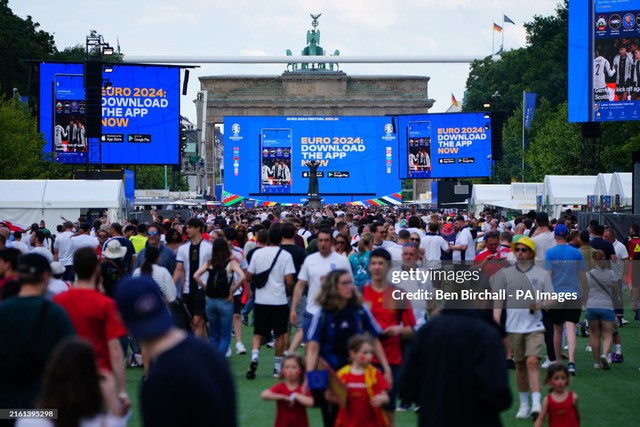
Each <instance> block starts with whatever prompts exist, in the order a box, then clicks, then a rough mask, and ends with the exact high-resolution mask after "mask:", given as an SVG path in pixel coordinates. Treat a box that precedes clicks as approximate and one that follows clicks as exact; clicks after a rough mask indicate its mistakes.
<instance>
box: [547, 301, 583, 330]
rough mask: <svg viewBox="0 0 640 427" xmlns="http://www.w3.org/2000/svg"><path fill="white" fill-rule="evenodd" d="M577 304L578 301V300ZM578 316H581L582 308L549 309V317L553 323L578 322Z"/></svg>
mask: <svg viewBox="0 0 640 427" xmlns="http://www.w3.org/2000/svg"><path fill="white" fill-rule="evenodd" d="M578 304H580V303H579V302H578ZM565 307H566V305H565ZM580 316H582V308H552V309H551V310H549V318H550V319H551V322H552V323H553V324H554V325H562V324H563V323H565V322H571V323H579V322H580Z"/></svg>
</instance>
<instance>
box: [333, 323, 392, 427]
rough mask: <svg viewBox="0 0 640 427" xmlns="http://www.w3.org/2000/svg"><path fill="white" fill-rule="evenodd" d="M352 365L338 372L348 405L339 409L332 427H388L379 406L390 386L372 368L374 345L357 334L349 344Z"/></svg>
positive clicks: (386, 401) (387, 397) (384, 401)
mask: <svg viewBox="0 0 640 427" xmlns="http://www.w3.org/2000/svg"><path fill="white" fill-rule="evenodd" d="M348 348H349V356H350V358H351V365H347V366H345V367H344V368H342V369H340V370H339V371H338V374H337V375H338V378H340V380H341V381H342V382H343V383H344V384H345V385H346V386H347V404H346V407H343V408H340V410H339V412H338V417H337V419H336V424H335V427H363V426H370V427H387V426H388V425H389V420H388V419H387V417H386V415H385V413H384V411H383V409H382V407H383V406H384V405H386V404H387V403H388V402H389V395H388V394H387V390H388V389H389V386H388V385H387V382H386V381H385V379H384V377H383V376H382V372H380V371H379V370H377V369H376V368H374V367H373V365H371V358H372V357H373V343H372V341H371V339H369V338H367V337H366V336H364V335H356V336H354V337H352V338H351V339H350V340H349V343H348Z"/></svg>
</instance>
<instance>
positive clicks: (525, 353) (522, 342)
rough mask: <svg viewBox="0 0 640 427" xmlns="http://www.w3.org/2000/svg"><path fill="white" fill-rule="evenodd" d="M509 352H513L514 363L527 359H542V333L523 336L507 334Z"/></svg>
mask: <svg viewBox="0 0 640 427" xmlns="http://www.w3.org/2000/svg"><path fill="white" fill-rule="evenodd" d="M507 338H508V339H509V343H510V344H511V350H512V351H513V360H514V361H516V362H524V361H525V359H526V358H527V357H537V358H538V359H542V350H543V349H544V331H536V332H529V333H525V334H517V333H509V334H507Z"/></svg>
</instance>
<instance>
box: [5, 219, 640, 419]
mask: <svg viewBox="0 0 640 427" xmlns="http://www.w3.org/2000/svg"><path fill="white" fill-rule="evenodd" d="M151 215H152V219H151V221H148V222H139V221H137V220H136V219H130V220H128V221H126V223H125V224H120V223H117V222H109V220H108V218H106V217H100V218H97V219H94V220H89V219H87V218H85V217H81V218H79V219H78V220H77V221H75V222H72V221H67V220H64V221H63V222H62V224H60V225H59V226H57V227H56V230H55V231H53V230H49V229H48V228H47V227H46V225H45V224H44V222H41V223H40V224H33V225H32V226H31V227H30V228H29V229H28V230H13V231H12V230H10V229H9V228H6V227H2V224H0V295H1V300H0V407H2V408H23V409H46V408H57V409H58V419H57V420H35V419H33V420H28V419H20V420H19V421H18V423H17V424H18V425H20V426H36V425H37V426H40V425H43V426H44V425H47V426H48V425H57V426H63V425H64V426H71V425H74V426H89V425H98V424H99V425H107V426H122V425H126V424H127V422H128V419H129V417H130V414H131V408H130V406H131V403H130V399H129V394H128V392H129V390H127V383H126V376H125V371H126V369H127V367H136V366H142V367H143V369H144V371H143V372H144V377H143V378H144V381H143V384H142V388H141V395H140V405H141V415H142V419H143V422H144V424H145V425H150V426H151V425H152V426H158V425H193V426H195V425H208V424H210V423H211V420H213V419H216V420H218V423H219V424H220V425H225V426H234V425H237V416H236V402H235V394H234V388H235V387H236V386H237V387H242V385H241V384H239V385H238V384H234V380H233V376H232V373H231V372H230V368H229V365H228V363H227V362H226V361H225V357H226V358H229V357H245V358H247V365H246V366H247V368H246V372H245V374H244V377H245V378H246V380H247V381H251V380H254V379H255V378H256V377H257V376H258V375H259V371H258V366H259V364H260V363H264V362H265V359H266V357H265V355H264V354H270V352H265V351H264V347H270V348H273V349H274V350H273V358H272V360H269V362H271V363H273V371H272V372H273V377H274V378H277V379H280V380H281V382H279V383H277V384H276V385H274V386H273V387H271V388H270V389H268V390H265V391H264V392H263V393H262V394H261V397H262V399H265V400H274V401H276V402H277V415H276V419H275V420H274V423H275V425H276V426H277V427H280V426H298V425H300V426H305V425H309V423H308V418H307V408H310V407H316V408H319V410H320V412H321V414H322V419H323V424H324V426H326V427H333V426H340V427H342V426H356V425H358V426H363V425H366V426H393V425H395V414H396V412H397V411H406V410H410V409H412V408H413V409H415V410H416V411H417V412H418V423H419V425H421V426H426V425H443V424H445V423H446V424H449V425H467V424H468V425H483V426H484V425H486V426H491V425H500V412H501V411H504V410H505V409H507V408H509V407H510V406H511V403H512V397H511V391H510V388H509V382H508V375H507V370H508V369H509V368H513V369H515V378H516V383H517V388H518V398H519V409H518V412H517V414H516V418H520V419H526V418H531V417H532V418H533V419H534V420H536V422H537V423H538V424H539V425H541V424H540V423H541V422H542V420H543V419H544V418H546V417H548V418H549V420H550V422H556V423H557V422H569V421H567V420H570V422H571V423H573V424H571V423H570V424H550V425H578V424H577V423H578V422H579V414H578V409H577V395H576V394H575V393H572V392H571V391H569V390H568V388H567V385H568V382H569V377H570V376H575V375H577V374H578V369H577V367H576V358H575V355H576V351H577V349H576V347H577V340H576V335H577V334H578V333H580V332H582V333H583V334H585V335H586V334H589V346H588V347H587V349H586V350H587V351H591V352H592V354H593V368H594V369H600V370H611V369H614V365H615V364H616V363H622V362H623V360H624V359H623V353H622V342H621V338H620V334H619V333H618V331H619V328H621V327H622V326H623V325H624V324H626V323H627V322H628V320H626V319H625V318H624V316H625V315H629V314H630V313H625V311H624V308H623V304H622V301H623V290H624V289H630V290H631V292H630V294H631V300H632V302H633V304H634V307H633V310H634V312H635V313H636V318H638V317H637V308H638V307H637V300H638V296H639V293H638V289H639V286H640V268H638V269H635V268H632V267H631V264H632V263H631V261H632V260H636V259H640V250H636V248H640V229H639V227H638V226H636V225H633V226H632V227H631V229H630V230H629V236H628V238H626V239H624V240H623V238H622V237H623V236H617V235H616V232H615V230H614V229H613V228H611V227H605V226H604V225H602V224H598V223H596V222H595V221H592V222H591V223H590V224H589V226H588V227H587V228H586V229H580V228H579V226H578V224H577V219H576V217H575V216H574V215H573V214H572V212H571V211H567V212H566V213H563V216H562V217H561V218H558V219H553V220H550V219H549V217H548V215H547V214H546V213H544V212H538V213H536V212H530V213H529V214H527V215H522V216H518V217H515V218H513V219H511V220H507V218H505V217H502V216H499V215H496V212H493V211H485V212H482V213H481V214H479V215H477V216H476V215H473V214H471V213H467V212H456V213H453V212H431V213H418V212H416V211H414V210H410V209H405V208H404V207H400V208H390V207H377V208H371V207H368V208H364V207H325V208H323V209H318V210H312V209H307V208H303V207H270V208H255V209H243V208H215V209H213V210H203V211H198V210H196V211H193V213H192V215H191V216H190V217H188V218H182V217H181V216H180V215H178V214H176V215H174V216H172V217H171V218H163V217H161V216H159V215H158V214H157V212H155V211H151ZM418 271H422V272H424V274H423V275H419V274H417V272H418ZM436 272H442V273H446V274H441V275H440V274H435V273H436ZM468 272H475V273H477V274H475V275H473V276H468V275H464V276H462V273H465V274H466V273H468ZM405 273H406V274H405ZM427 273H428V274H427ZM458 277H465V280H457V278H458ZM471 277H473V279H471ZM398 278H402V279H401V280H398ZM399 291H403V292H399ZM438 292H440V293H438ZM465 292H466V293H467V295H468V294H469V292H471V295H498V296H501V295H502V297H491V298H479V297H478V298H470V299H467V300H465V299H464V298H461V297H460V296H461V295H463V294H464V293H465ZM398 295H401V296H400V297H398ZM408 295H420V297H419V298H412V297H410V296H408ZM435 295H449V297H446V298H440V299H439V298H437V297H436V296H435ZM504 295H509V297H504ZM512 295H522V298H514V297H512ZM583 311H584V312H585V316H584V318H585V320H584V321H582V322H581V319H582V314H583ZM248 328H251V329H250V330H251V332H252V334H253V335H252V338H251V340H250V342H251V348H250V350H249V351H247V348H246V347H245V345H244V343H243V332H245V333H246V332H247V330H248ZM565 343H566V347H565V346H564V344H565ZM435 348H438V351H434V350H433V349H435ZM261 351H262V352H263V354H262V355H261ZM234 353H235V355H234ZM247 353H248V354H247ZM565 357H566V360H567V362H566V365H565V364H564V363H563V358H565ZM267 360H268V359H267ZM269 369H271V368H269ZM541 369H547V381H548V382H549V384H551V385H552V392H551V393H550V394H549V396H548V397H547V398H544V399H543V397H542V384H543V381H542V373H541ZM581 369H583V368H581ZM584 369H586V368H584ZM260 372H263V371H262V370H261V371H260ZM167 390H171V392H170V393H168V392H167ZM461 396H463V397H464V399H465V408H466V409H465V410H464V411H460V410H459V403H458V402H459V399H460V397H461ZM413 405H415V407H414V406H413ZM445 420H446V422H445ZM452 420H453V421H452ZM554 420H555V421H554ZM558 420H560V421H558Z"/></svg>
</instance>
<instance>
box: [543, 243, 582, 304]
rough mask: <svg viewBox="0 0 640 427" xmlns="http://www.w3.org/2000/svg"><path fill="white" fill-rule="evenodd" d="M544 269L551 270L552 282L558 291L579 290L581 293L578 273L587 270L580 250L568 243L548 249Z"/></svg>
mask: <svg viewBox="0 0 640 427" xmlns="http://www.w3.org/2000/svg"><path fill="white" fill-rule="evenodd" d="M544 269H545V270H547V271H551V282H552V283H553V288H554V290H555V291H556V292H577V293H578V295H580V279H579V277H578V273H579V272H580V271H585V270H586V267H585V263H584V258H583V257H582V254H581V253H580V251H579V250H578V249H576V248H574V247H572V246H569V245H567V244H562V245H556V246H554V247H553V248H551V249H548V250H547V252H546V254H545V257H544Z"/></svg>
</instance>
